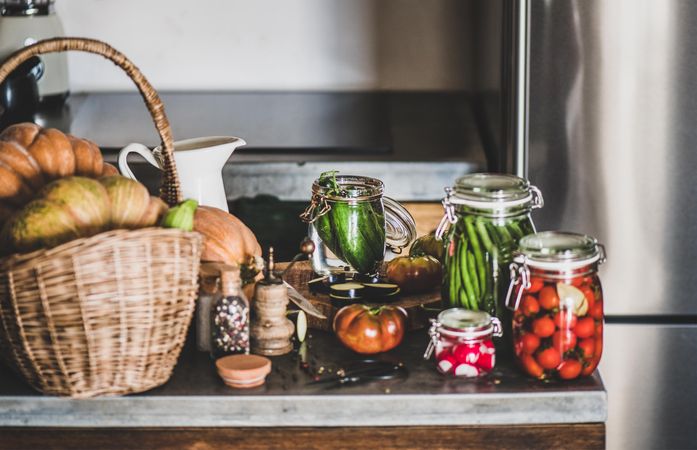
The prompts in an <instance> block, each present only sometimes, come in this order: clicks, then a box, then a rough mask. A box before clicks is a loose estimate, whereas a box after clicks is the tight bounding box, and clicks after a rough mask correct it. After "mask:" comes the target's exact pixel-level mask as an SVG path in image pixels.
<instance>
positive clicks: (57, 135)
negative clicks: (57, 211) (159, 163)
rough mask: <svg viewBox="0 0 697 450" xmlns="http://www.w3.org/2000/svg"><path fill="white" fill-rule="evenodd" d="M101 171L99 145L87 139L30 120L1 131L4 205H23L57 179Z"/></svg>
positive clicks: (0, 185)
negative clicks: (44, 126) (43, 126)
mask: <svg viewBox="0 0 697 450" xmlns="http://www.w3.org/2000/svg"><path fill="white" fill-rule="evenodd" d="M112 167H113V166H112ZM108 170H109V171H110V169H108ZM103 172H105V164H104V160H103V158H102V154H101V152H100V151H99V147H97V145H96V144H94V143H93V142H91V141H88V140H86V139H80V138H76V137H75V136H71V135H66V134H64V133H63V132H61V131H59V130H57V129H55V128H41V127H40V126H39V125H36V124H34V123H29V122H26V123H19V124H16V125H11V126H9V127H7V128H6V129H5V130H3V132H2V133H0V201H2V202H3V203H5V204H13V205H17V206H22V205H24V204H25V203H27V201H29V199H31V198H32V197H34V196H35V195H36V194H37V193H38V192H39V190H40V189H41V188H42V187H43V186H44V185H45V184H46V183H48V182H50V181H51V180H54V179H56V178H61V177H67V176H71V175H82V176H86V177H90V178H97V177H99V176H101V175H102V173H103Z"/></svg>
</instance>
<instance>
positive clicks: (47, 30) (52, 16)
mask: <svg viewBox="0 0 697 450" xmlns="http://www.w3.org/2000/svg"><path fill="white" fill-rule="evenodd" d="M54 3H55V0H0V60H3V59H5V58H7V57H8V56H9V55H10V54H11V53H12V52H14V51H15V50H18V49H20V48H22V47H24V46H26V45H30V44H33V43H34V42H36V41H39V40H41V39H47V38H52V37H62V36H63V35H64V32H63V25H62V23H61V20H60V17H58V15H57V14H56V12H55V10H54ZM41 60H42V61H43V64H44V66H45V74H44V76H43V77H42V79H41V80H40V81H39V98H40V100H41V102H42V103H43V104H46V105H53V106H60V105H62V104H63V102H64V101H65V99H66V98H67V96H68V90H69V87H68V59H67V56H66V53H65V52H61V53H51V54H47V55H42V56H41Z"/></svg>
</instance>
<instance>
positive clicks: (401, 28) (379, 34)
mask: <svg viewBox="0 0 697 450" xmlns="http://www.w3.org/2000/svg"><path fill="white" fill-rule="evenodd" d="M469 4H470V2H469V1H465V0H188V1H184V0H57V2H56V9H57V12H58V14H59V15H60V17H61V19H62V21H63V24H64V28H65V31H66V34H67V35H69V36H86V37H92V38H97V39H102V40H104V41H106V42H108V43H110V44H111V45H113V46H114V47H116V48H117V49H119V50H120V51H122V52H123V53H125V54H126V55H127V56H128V57H129V58H130V59H131V60H133V61H134V62H135V63H136V65H138V66H139V67H140V68H141V70H142V71H143V72H144V73H145V75H146V77H147V78H148V79H149V80H150V81H151V82H152V83H153V85H154V86H155V87H156V88H157V89H158V90H220V89H226V90H235V89H243V90H250V89H251V90H274V89H290V90H296V89H297V90H360V89H414V90H421V89H426V90H427V89H461V88H465V87H467V86H468V85H469V83H470V80H471V73H470V71H471V70H472V67H471V66H472V64H471V63H470V61H472V48H471V44H472V43H471V39H470V38H469V35H470V33H469V29H470V28H471V27H470V26H469V24H468V21H469V20H470V16H471V14H468V10H469V8H470V6H469ZM69 63H70V83H71V89H72V90H73V91H74V92H80V91H95V90H130V89H132V86H130V82H129V81H128V80H127V79H126V78H125V76H124V75H123V74H122V73H119V70H117V69H116V68H115V67H113V66H111V64H110V63H107V62H106V61H105V60H102V61H100V60H99V57H97V56H93V55H83V54H75V53H72V54H71V55H70V56H69Z"/></svg>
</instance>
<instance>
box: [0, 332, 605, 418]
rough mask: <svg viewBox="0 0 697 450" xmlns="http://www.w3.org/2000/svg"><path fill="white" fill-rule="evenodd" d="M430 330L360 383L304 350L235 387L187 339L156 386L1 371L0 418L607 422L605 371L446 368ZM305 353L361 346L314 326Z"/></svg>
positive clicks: (343, 359) (341, 356)
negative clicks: (429, 346)
mask: <svg viewBox="0 0 697 450" xmlns="http://www.w3.org/2000/svg"><path fill="white" fill-rule="evenodd" d="M426 341H427V337H426V334H425V332H424V331H417V332H412V333H409V334H408V335H407V336H406V338H405V341H404V342H403V343H402V344H401V345H400V346H399V347H397V348H396V349H394V350H392V351H391V352H388V353H386V354H383V355H380V356H379V357H380V358H386V359H392V360H395V361H401V362H403V363H404V364H405V365H406V367H407V369H408V372H409V374H408V377H407V378H406V379H400V380H389V381H371V382H368V383H363V384H358V385H353V386H337V385H334V384H330V385H312V384H308V383H309V382H310V381H312V376H311V374H310V373H309V371H308V369H306V368H303V367H302V366H301V364H300V357H299V353H298V352H297V351H293V352H292V353H290V354H288V355H284V356H280V357H274V358H272V361H273V369H272V372H271V374H270V375H269V376H268V377H267V382H266V384H265V385H264V386H261V387H258V388H253V389H250V390H235V389H231V388H228V387H226V386H225V385H224V384H223V382H222V381H221V380H220V379H219V378H218V376H217V374H216V372H215V369H214V366H213V363H212V361H211V360H210V358H209V356H208V355H207V354H206V353H200V352H198V351H196V350H195V349H194V346H193V345H187V346H186V347H185V349H184V352H183V354H182V356H181V358H180V361H179V364H178V365H177V367H176V368H175V371H174V374H173V376H172V378H171V379H170V381H169V382H168V383H166V384H165V385H163V386H161V387H159V388H156V389H153V390H151V391H149V392H146V393H143V394H138V395H130V396H125V397H109V398H97V399H88V400H73V399H68V398H58V397H48V396H43V395H40V394H38V393H36V392H34V391H32V390H31V389H30V388H29V387H28V386H27V385H25V384H24V383H23V382H22V381H21V380H20V379H19V378H17V377H16V376H15V375H14V374H13V373H12V372H11V371H9V369H7V368H4V367H2V370H0V426H50V427H85V426H89V427H186V426H204V427H205V426H254V427H265V426H397V425H476V424H487V425H491V424H550V423H581V422H604V421H605V420H606V416H607V396H606V392H605V389H604V387H603V383H602V381H601V379H600V376H599V375H598V373H597V372H596V374H594V375H593V376H592V377H589V378H585V379H580V380H576V381H574V382H567V383H562V382H548V383H541V382H538V381H536V380H533V379H529V378H527V377H525V376H524V375H522V374H521V372H519V371H518V370H517V368H516V367H515V366H514V365H513V363H512V361H511V358H510V356H508V355H499V358H498V362H497V366H496V368H495V370H494V372H492V374H490V375H488V376H486V377H483V378H479V379H475V380H471V379H459V378H452V377H444V376H442V375H440V374H439V373H438V372H436V370H435V367H434V363H433V361H424V360H423V359H422V357H421V355H422V354H423V351H424V348H425V345H426ZM306 342H307V345H308V349H307V357H306V361H307V362H308V363H309V366H310V368H312V370H315V371H316V370H318V368H319V367H324V368H325V369H324V370H325V373H329V371H336V370H337V369H338V368H340V367H341V365H342V364H346V363H347V361H352V360H356V359H358V358H359V357H358V355H357V354H355V353H353V352H351V351H349V350H347V349H345V348H343V347H342V346H341V344H340V343H339V342H338V341H337V340H336V338H335V337H334V336H333V335H331V334H329V333H325V332H320V331H311V333H310V337H309V338H308V340H307V341H306Z"/></svg>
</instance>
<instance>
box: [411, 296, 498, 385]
mask: <svg viewBox="0 0 697 450" xmlns="http://www.w3.org/2000/svg"><path fill="white" fill-rule="evenodd" d="M501 331H502V330H501V322H499V320H498V319H497V318H496V317H491V316H490V315H489V314H488V313H486V312H484V311H471V310H468V309H464V308H450V309H446V310H445V311H442V312H441V313H440V314H438V318H437V319H436V320H432V325H431V329H430V330H429V335H430V337H431V341H430V342H429V344H428V347H427V348H426V353H425V354H424V359H429V358H430V357H431V354H432V353H433V352H434V351H435V354H436V362H437V368H438V371H439V372H440V373H442V374H451V375H455V376H462V377H478V376H481V375H486V374H487V373H489V372H491V370H492V369H493V368H494V365H495V364H496V349H495V348H494V343H493V341H492V337H493V336H501Z"/></svg>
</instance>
